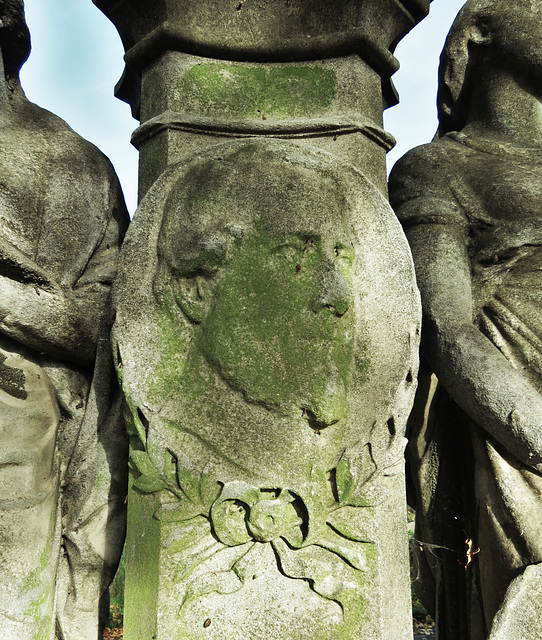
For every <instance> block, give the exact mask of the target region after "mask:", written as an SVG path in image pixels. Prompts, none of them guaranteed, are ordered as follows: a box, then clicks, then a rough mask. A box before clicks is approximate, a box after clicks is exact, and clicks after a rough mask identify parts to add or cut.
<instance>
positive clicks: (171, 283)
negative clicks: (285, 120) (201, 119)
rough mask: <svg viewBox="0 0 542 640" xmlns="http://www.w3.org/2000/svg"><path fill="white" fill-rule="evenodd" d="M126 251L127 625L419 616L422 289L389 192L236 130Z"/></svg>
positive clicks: (176, 170) (190, 626) (198, 628)
mask: <svg viewBox="0 0 542 640" xmlns="http://www.w3.org/2000/svg"><path fill="white" fill-rule="evenodd" d="M123 255H124V258H123V264H122V268H121V270H120V272H119V279H118V282H117V285H116V288H115V291H116V296H115V298H116V312H117V315H116V322H115V328H114V341H115V344H116V349H117V354H118V355H117V358H118V366H119V374H120V375H121V379H122V385H123V389H124V391H125V394H126V397H127V400H128V404H129V406H130V413H131V416H130V418H131V436H132V466H133V469H134V485H133V489H132V493H131V497H130V506H129V534H128V554H129V555H128V557H127V562H128V566H131V567H132V574H131V575H130V574H129V573H128V574H127V585H126V625H127V626H126V628H125V630H126V633H127V637H128V638H130V637H133V638H136V637H142V636H139V635H138V634H143V636H146V634H148V635H149V636H152V635H153V634H157V637H166V636H167V635H168V634H171V632H172V631H171V630H172V629H176V631H175V633H176V636H175V637H178V638H192V639H193V638H199V637H212V638H232V637H236V638H246V639H248V638H268V637H274V638H277V639H278V638H294V637H295V638H307V639H308V638H311V639H313V638H355V637H360V638H367V639H369V638H390V640H391V638H407V637H409V635H410V634H411V629H410V620H409V615H408V598H406V599H403V598H402V595H401V590H400V589H401V587H399V593H398V594H397V603H396V606H398V607H399V608H401V612H402V614H403V622H402V628H401V627H398V626H393V628H392V626H391V625H389V624H388V623H389V620H388V616H389V612H388V609H389V607H388V597H389V593H390V589H392V588H393V586H392V583H393V581H394V580H398V581H399V582H398V584H399V585H400V584H406V580H405V581H404V578H406V573H405V570H406V565H405V564H404V563H403V564H402V565H401V564H400V563H397V564H395V563H394V560H393V556H394V555H395V553H398V554H399V556H402V554H403V551H404V544H403V543H404V537H403V538H401V536H402V535H404V531H403V529H404V520H403V517H404V511H402V509H401V486H402V459H403V458H402V455H403V437H402V431H401V427H400V425H402V424H404V421H405V420H406V415H407V414H408V411H409V408H410V402H411V398H412V394H413V389H414V376H415V370H416V358H417V356H416V347H417V321H416V318H417V305H418V300H417V293H416V290H415V287H414V282H413V273H412V267H411V263H410V257H409V254H408V251H407V250H406V242H405V240H404V238H403V236H402V234H401V231H400V227H399V225H398V223H397V222H396V220H395V219H394V217H393V215H392V212H391V210H390V209H389V206H388V204H387V202H386V201H385V200H384V198H383V197H382V196H381V195H380V194H379V192H378V191H377V190H376V188H375V187H374V186H373V185H372V184H371V183H370V182H368V181H367V180H366V179H364V178H363V176H362V175H361V174H360V173H359V172H357V171H356V170H355V169H354V168H353V167H351V166H350V165H348V164H346V163H343V162H340V161H339V160H338V159H337V158H335V157H333V156H331V155H329V154H326V153H325V152H321V151H318V150H317V149H310V148H309V147H304V146H302V145H296V144H294V143H291V142H286V141H263V140H260V141H256V140H254V141H250V142H245V141H238V142H230V143H224V144H222V145H219V146H215V147H214V148H212V149H210V150H208V151H205V152H203V153H201V154H198V155H194V156H192V157H191V158H190V159H187V160H186V161H182V162H180V163H178V164H176V165H173V166H172V167H170V168H169V169H168V170H167V171H166V172H165V173H164V174H163V175H162V176H161V177H160V178H159V179H158V180H157V182H156V183H155V184H154V185H153V187H152V188H151V190H150V191H149V193H148V195H147V196H146V198H145V199H144V200H143V202H142V203H141V205H140V207H139V209H138V212H137V214H136V219H135V221H134V224H133V227H132V228H131V232H130V233H129V235H128V237H127V242H126V244H125V249H124V253H123ZM394 550H395V551H394ZM390 551H391V552H390ZM388 552H390V557H388ZM403 557H404V556H403ZM388 562H390V565H389V569H388V568H387V567H386V564H387V563H388ZM149 592H151V593H152V596H151V595H150V594H149ZM152 607H156V611H155V612H154V613H153V612H152V611H150V609H151V608H152ZM271 611H274V612H275V613H273V615H272V616H271ZM207 619H210V620H211V624H210V626H208V627H205V626H204V623H205V621H206V620H207ZM143 629H144V631H142V630H143Z"/></svg>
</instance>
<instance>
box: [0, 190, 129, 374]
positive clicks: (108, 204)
mask: <svg viewBox="0 0 542 640" xmlns="http://www.w3.org/2000/svg"><path fill="white" fill-rule="evenodd" d="M86 204H87V207H84V208H83V210H82V211H75V212H74V215H75V213H77V214H78V215H80V216H81V218H82V220H81V226H82V227H83V233H84V234H85V241H84V244H82V245H81V243H80V244H79V245H77V246H78V249H77V254H78V255H75V256H66V268H65V272H64V273H63V274H61V273H57V275H56V277H55V275H54V269H51V268H48V267H47V266H41V265H40V266H38V265H37V264H36V263H34V262H33V261H32V260H31V259H29V258H26V257H25V256H23V255H21V254H20V252H18V251H17V249H16V248H14V247H12V246H10V245H8V243H6V242H4V243H2V242H0V333H2V334H4V335H7V336H9V337H10V338H12V339H14V340H16V341H17V342H20V343H22V344H24V345H26V346H28V347H31V348H33V349H36V350H37V351H40V352H44V353H47V354H49V355H52V356H55V357H58V358H60V359H63V360H68V361H71V362H75V363H80V364H91V363H92V362H93V360H94V356H95V352H96V342H97V338H98V329H99V326H100V319H101V316H102V313H103V310H104V307H105V305H106V304H107V302H108V298H109V290H110V287H111V281H112V278H113V276H114V272H115V267H116V262H117V256H118V251H119V246H120V242H121V238H122V235H123V233H124V230H125V227H126V220H127V214H126V210H125V205H124V201H123V199H122V195H121V194H120V190H119V187H118V185H117V183H116V180H114V181H113V183H112V184H110V183H109V178H108V179H107V184H105V185H104V184H100V185H98V186H97V188H96V191H95V193H93V194H90V198H89V202H88V203H86ZM86 220H93V221H94V220H95V221H96V222H93V223H92V225H89V224H87V223H86ZM98 221H99V222H98ZM87 231H88V233H86V232H87ZM50 245H51V247H50V248H51V251H54V250H55V246H58V245H59V242H55V238H54V235H52V237H51V241H50ZM68 245H69V243H68ZM62 253H68V252H67V251H66V249H65V248H64V247H62ZM81 265H82V266H81ZM78 271H80V273H79V272H78ZM74 274H75V275H74Z"/></svg>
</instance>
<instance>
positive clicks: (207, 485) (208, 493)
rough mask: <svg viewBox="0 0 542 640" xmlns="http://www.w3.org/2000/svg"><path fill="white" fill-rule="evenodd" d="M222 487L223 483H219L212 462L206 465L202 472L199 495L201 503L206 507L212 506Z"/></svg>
mask: <svg viewBox="0 0 542 640" xmlns="http://www.w3.org/2000/svg"><path fill="white" fill-rule="evenodd" d="M220 488H221V485H220V484H219V483H218V480H217V478H216V473H215V470H214V468H213V466H212V465H211V464H208V465H206V466H205V467H204V469H203V471H202V472H201V477H200V483H199V497H200V501H201V504H202V505H203V506H204V507H205V508H207V509H210V508H211V505H212V504H213V502H214V501H215V500H216V499H217V498H218V496H219V494H220Z"/></svg>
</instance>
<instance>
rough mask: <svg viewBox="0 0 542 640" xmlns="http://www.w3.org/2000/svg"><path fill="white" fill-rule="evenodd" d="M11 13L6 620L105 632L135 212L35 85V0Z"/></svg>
mask: <svg viewBox="0 0 542 640" xmlns="http://www.w3.org/2000/svg"><path fill="white" fill-rule="evenodd" d="M0 19H1V21H2V23H1V28H0V48H1V56H0V67H1V71H0V145H1V148H2V154H1V156H0V176H1V177H0V484H1V486H2V494H1V497H0V556H1V563H0V626H1V629H2V636H3V637H4V638H9V640H38V639H39V640H50V639H51V638H53V637H54V634H55V629H56V631H57V632H58V634H59V637H60V638H62V640H87V639H88V640H96V639H97V638H98V626H99V614H100V611H99V609H100V607H102V608H103V606H104V605H105V606H106V607H107V604H108V603H107V602H106V601H105V600H103V599H102V594H103V592H104V591H105V590H106V589H107V585H108V582H109V580H110V578H111V577H112V575H113V573H114V571H115V564H116V562H117V560H118V555H119V553H120V550H121V548H122V541H123V535H124V513H123V500H124V494H125V490H126V487H125V483H126V472H125V470H124V467H125V455H126V443H125V436H123V435H122V433H121V431H120V424H119V410H120V397H119V393H118V392H115V389H117V387H116V385H115V381H114V379H112V376H111V374H112V372H113V369H112V366H111V356H110V353H109V349H108V340H107V330H108V324H107V316H108V315H109V312H108V310H107V306H108V298H109V290H110V286H111V281H112V278H113V275H114V273H115V270H116V260H117V254H118V249H119V242H120V239H121V237H122V235H123V233H124V230H125V228H126V225H127V214H126V210H125V207H124V202H123V199H122V195H121V193H120V188H119V185H118V181H117V179H116V177H115V175H114V172H113V169H112V167H111V165H110V163H109V162H108V161H107V160H106V159H105V157H104V156H103V155H102V154H101V153H100V152H99V151H98V150H97V149H96V148H95V147H93V146H92V145H90V144H89V143H87V142H85V141H84V140H82V139H81V138H80V137H79V136H77V135H76V134H75V133H74V132H73V131H72V130H71V129H70V128H69V127H68V126H67V125H66V124H65V123H64V122H63V121H61V120H60V119H59V118H57V117H56V116H54V115H52V114H51V113H49V112H47V111H45V110H43V109H40V108H39V107H37V106H36V105H34V104H32V103H30V102H28V101H27V100H26V98H25V96H24V94H23V91H22V89H21V87H20V85H19V81H18V75H19V68H20V66H21V65H22V64H23V62H24V60H25V59H26V57H27V56H28V53H29V50H30V40H29V36H28V30H27V29H26V25H25V23H24V14H23V4H22V2H17V1H15V2H8V1H6V0H4V1H0ZM2 60H3V61H4V63H5V68H4V65H3V64H2V62H1V61H2ZM123 457H124V460H123ZM55 585H56V588H55Z"/></svg>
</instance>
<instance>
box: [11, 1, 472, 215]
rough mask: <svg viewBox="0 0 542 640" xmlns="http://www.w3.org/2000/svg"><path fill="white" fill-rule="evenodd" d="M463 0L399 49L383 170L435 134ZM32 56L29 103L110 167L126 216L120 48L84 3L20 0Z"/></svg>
mask: <svg viewBox="0 0 542 640" xmlns="http://www.w3.org/2000/svg"><path fill="white" fill-rule="evenodd" d="M463 2H464V0H434V1H433V3H432V7H431V12H430V14H429V17H428V18H426V19H425V20H424V21H423V22H422V23H421V24H420V25H418V26H417V27H416V28H415V29H414V30H413V31H411V32H410V34H409V35H408V36H407V37H406V38H405V39H404V40H403V41H402V42H401V43H400V44H399V46H398V47H397V51H396V56H397V57H398V58H399V61H400V62H401V69H400V70H399V71H398V72H397V73H396V74H395V76H394V82H395V85H396V87H397V89H398V91H399V94H400V98H401V103H400V104H399V105H398V106H396V107H393V108H392V109H388V111H387V112H386V116H385V124H386V128H387V129H388V131H390V132H391V133H392V134H393V135H394V136H395V138H396V139H397V147H396V148H395V149H394V150H393V151H391V152H390V154H388V161H389V164H390V166H391V165H392V164H393V162H395V160H397V159H398V158H399V157H400V156H402V155H403V154H404V153H405V152H406V151H408V149H410V148H412V147H414V146H416V145H419V144H423V143H424V142H427V141H428V140H430V139H431V138H432V136H433V134H434V131H435V129H436V108H435V96H436V85H437V80H436V78H437V66H438V58H439V55H440V51H441V49H442V45H443V44H444V39H445V37H446V33H447V32H448V29H449V28H450V25H451V23H452V21H453V19H454V17H455V15H456V14H457V12H458V11H459V9H460V8H461V6H462V5H463ZM25 7H26V17H27V22H28V25H29V27H30V31H31V34H32V47H33V49H32V54H31V55H30V58H29V60H28V62H27V63H26V65H25V66H24V67H23V71H22V74H21V79H22V84H23V88H24V90H25V92H26V94H27V96H28V98H29V99H30V100H32V101H33V102H36V103H37V104H39V105H40V106H42V107H44V108H46V109H49V110H50V111H53V112H54V113H56V114H57V115H59V116H60V117H62V118H63V119H64V120H66V122H68V124H69V125H70V126H71V127H72V128H73V129H75V130H76V131H77V132H78V133H79V134H81V135H82V136H83V137H85V138H87V140H90V141H91V142H93V143H94V144H95V145H96V146H97V147H99V148H100V149H101V150H102V151H103V152H104V153H105V154H106V155H107V156H109V158H110V159H111V161H112V162H113V164H114V166H115V169H116V171H117V174H118V175H119V178H120V180H121V183H122V186H123V189H124V193H125V197H126V202H127V204H128V209H129V211H130V213H133V211H134V210H135V207H136V197H137V196H136V193H137V151H136V150H135V149H134V148H133V147H132V146H131V144H130V135H131V133H132V131H133V130H134V129H135V128H136V126H137V124H138V123H137V122H136V121H135V120H133V119H132V117H131V114H130V109H129V107H128V106H127V105H126V104H124V103H122V102H120V101H119V100H117V99H116V98H115V97H114V96H113V88H114V86H115V84H116V82H117V80H118V78H119V77H120V75H121V73H122V69H123V60H122V56H123V53H124V51H123V49H122V46H121V43H120V39H119V37H118V34H117V32H116V30H115V28H114V26H113V25H112V24H111V22H109V20H108V19H107V18H106V17H105V16H104V15H103V14H102V13H101V12H100V11H99V10H98V9H97V8H96V7H95V6H94V5H93V4H92V2H91V0H25Z"/></svg>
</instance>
